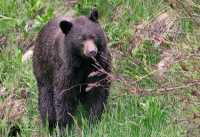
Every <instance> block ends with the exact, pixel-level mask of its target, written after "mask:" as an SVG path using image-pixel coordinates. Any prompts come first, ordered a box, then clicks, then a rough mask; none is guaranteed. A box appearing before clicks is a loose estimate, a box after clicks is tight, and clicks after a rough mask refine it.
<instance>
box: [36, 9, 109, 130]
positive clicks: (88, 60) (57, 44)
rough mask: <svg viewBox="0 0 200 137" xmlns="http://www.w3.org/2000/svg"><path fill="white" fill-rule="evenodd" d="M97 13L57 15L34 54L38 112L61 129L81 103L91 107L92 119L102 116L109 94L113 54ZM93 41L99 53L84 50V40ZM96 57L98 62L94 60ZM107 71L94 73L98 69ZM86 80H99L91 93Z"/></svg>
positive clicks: (40, 34) (40, 39)
mask: <svg viewBox="0 0 200 137" xmlns="http://www.w3.org/2000/svg"><path fill="white" fill-rule="evenodd" d="M97 19H98V12H97V11H96V10H93V11H92V12H91V14H90V16H89V17H86V16H80V17H77V18H72V19H69V18H68V17H58V18H56V19H53V20H52V21H50V22H49V23H48V24H47V25H46V26H45V27H44V28H43V29H42V31H41V32H40V33H39V35H38V38H37V40H36V44H35V48H34V54H33V70H34V75H35V77H36V80H37V86H38V90H39V111H40V115H41V119H42V122H43V124H45V122H46V120H47V121H48V123H49V128H54V127H55V126H56V124H58V126H59V127H60V128H61V129H64V128H65V127H66V125H67V124H68V123H69V122H70V120H71V119H72V117H71V115H73V114H74V112H75V110H76V107H77V105H78V102H79V101H80V102H82V103H83V104H84V105H86V106H87V108H88V110H89V116H88V117H89V121H90V122H92V121H93V120H95V119H99V118H100V117H101V114H102V112H103V110H104V105H105V104H106V101H107V98H108V95H109V87H110V80H109V79H108V73H110V72H111V56H110V52H109V50H108V48H107V43H106V42H107V41H106V37H105V34H104V32H103V30H102V28H101V27H100V24H99V23H98V20H97ZM88 39H90V40H92V41H93V42H94V44H95V45H96V46H97V54H96V55H94V56H92V57H88V56H86V55H85V54H84V53H83V42H84V41H86V40H88ZM95 60H96V61H95ZM99 69H100V70H101V72H102V70H103V71H105V72H106V73H104V72H103V73H102V74H98V75H91V76H90V74H92V73H93V74H94V73H95V71H98V70H99ZM87 83H96V85H95V86H94V87H92V88H91V89H90V90H89V91H88V92H87V91H86V88H87V86H88V84H87Z"/></svg>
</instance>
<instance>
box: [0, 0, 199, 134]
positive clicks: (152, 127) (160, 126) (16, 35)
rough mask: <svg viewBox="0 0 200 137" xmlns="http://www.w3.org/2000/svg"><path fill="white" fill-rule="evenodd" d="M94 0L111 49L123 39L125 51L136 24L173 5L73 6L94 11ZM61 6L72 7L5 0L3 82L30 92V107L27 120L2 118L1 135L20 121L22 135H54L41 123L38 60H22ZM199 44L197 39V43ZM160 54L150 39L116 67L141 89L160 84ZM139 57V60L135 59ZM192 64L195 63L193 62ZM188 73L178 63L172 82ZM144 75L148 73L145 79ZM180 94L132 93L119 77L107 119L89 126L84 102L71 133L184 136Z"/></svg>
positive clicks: (0, 29)
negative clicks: (35, 64) (155, 74)
mask: <svg viewBox="0 0 200 137" xmlns="http://www.w3.org/2000/svg"><path fill="white" fill-rule="evenodd" d="M94 5H95V6H96V7H97V9H98V10H99V12H100V22H101V24H102V26H103V28H104V30H105V31H106V34H107V36H108V38H109V42H110V43H109V45H110V48H111V47H112V48H116V49H117V48H118V47H117V46H115V43H118V42H120V43H122V44H121V45H120V46H121V47H122V48H120V50H121V51H122V52H124V53H126V52H127V48H128V46H129V42H130V40H131V38H132V36H133V35H134V34H133V30H132V28H133V25H134V24H136V23H140V22H142V21H147V20H150V19H151V18H152V17H154V16H155V15H157V14H158V13H159V12H161V11H163V10H165V9H168V8H169V5H168V4H167V3H165V2H164V1H163V0H126V1H124V0H103V1H102V0H94V1H93V0H80V2H79V3H78V4H76V5H75V6H74V7H73V9H74V10H75V11H76V12H77V14H78V15H88V14H89V11H90V9H91V8H92V7H93V6H94ZM60 9H64V10H62V12H63V13H64V12H65V11H67V9H68V7H67V8H66V7H65V5H64V3H63V2H62V1H56V0H54V1H52V0H44V1H42V0H26V1H24V0H1V1H0V36H6V37H7V44H5V45H4V46H5V48H4V49H0V87H5V88H6V91H7V92H9V94H13V91H15V92H16V94H17V95H18V96H19V97H20V92H21V89H26V91H27V92H28V97H27V99H26V111H25V113H24V115H23V116H22V117H21V119H20V120H18V121H16V122H12V123H10V122H8V121H7V120H6V119H1V120H0V137H6V136H7V135H8V133H9V130H10V127H11V126H12V125H15V124H17V125H18V126H19V127H20V129H21V134H22V137H29V136H30V137H31V136H32V137H34V136H36V135H37V136H48V132H47V129H46V128H42V127H41V124H40V120H39V113H38V109H37V104H38V103H37V87H36V82H35V79H34V76H33V74H32V63H31V61H30V62H28V63H22V61H21V57H22V49H21V47H22V45H24V44H26V43H24V40H25V41H29V40H31V39H33V38H34V37H35V36H36V35H37V33H38V32H39V30H40V29H41V28H42V26H43V25H44V24H45V23H47V22H48V20H50V19H51V18H53V17H54V16H55V14H56V11H58V10H60ZM29 21H31V22H32V27H31V29H30V30H27V25H28V23H27V22H29ZM180 25H181V26H182V28H183V30H184V32H186V33H189V34H192V33H193V30H194V29H193V26H194V24H193V23H192V22H191V21H187V20H183V21H182V22H181V24H180ZM195 42H196V43H195ZM197 43H198V42H197V41H193V45H197ZM26 46H27V45H26ZM194 47H195V46H194ZM178 48H180V49H181V47H178ZM190 48H191V47H189V48H188V49H190ZM188 49H186V51H187V50H188ZM160 58H161V57H160V49H159V48H158V47H155V46H154V45H153V44H152V43H150V42H148V41H147V42H145V43H143V44H142V45H141V46H140V47H139V48H138V49H137V50H136V51H135V53H134V54H133V55H132V56H126V57H122V58H121V59H120V60H117V62H115V63H116V64H114V65H113V66H116V68H115V69H114V73H115V74H120V75H123V76H126V77H129V78H130V79H131V80H139V82H138V83H137V86H138V87H139V88H156V87H158V86H159V84H160V83H159V82H158V81H156V80H155V79H154V77H153V76H152V75H150V73H151V71H152V70H153V67H152V66H153V65H156V64H157V63H158V62H159V60H160ZM134 61H136V62H139V64H135V63H133V62H134ZM187 63H189V65H192V64H194V63H193V62H192V61H189V62H187ZM182 73H183V72H182V70H181V68H180V65H179V64H176V65H174V66H173V68H172V69H171V70H170V72H168V75H167V78H168V79H167V80H166V81H165V82H166V84H175V83H181V82H182V81H183V79H187V78H185V77H180V76H179V74H180V75H182ZM143 76H146V77H145V78H142V77H143ZM192 77H193V78H199V73H198V72H195V73H194V74H192ZM141 78H142V79H141ZM140 79H141V80H140ZM184 95H185V94H184ZM178 99H180V98H179V97H175V96H170V95H165V96H158V97H152V96H149V97H140V96H136V95H132V94H129V93H128V92H127V89H126V88H125V87H124V85H123V84H122V83H120V82H114V83H113V86H112V89H111V95H110V98H109V103H108V105H107V108H106V111H105V113H104V114H103V116H102V120H101V121H100V122H99V123H98V124H95V125H93V126H92V127H89V125H88V121H87V119H86V116H85V114H84V110H83V109H82V107H81V106H80V107H79V108H80V109H78V110H79V111H77V113H76V115H75V116H74V123H75V124H74V125H73V127H72V129H69V131H68V132H67V133H66V134H68V136H70V137H77V136H84V137H183V136H185V135H186V131H187V129H185V128H184V127H183V126H182V125H181V124H174V120H175V119H174V118H175V117H176V115H177V116H179V115H180V116H184V115H183V114H182V113H184V112H182V111H180V110H181V108H182V107H183V106H182V104H181V102H179V101H178ZM4 100H5V97H3V96H1V97H0V103H1V102H3V101H4ZM191 108H192V110H191V112H197V113H198V112H199V111H200V110H199V107H196V106H192V107H191ZM189 111H190V110H189ZM173 116H174V117H173Z"/></svg>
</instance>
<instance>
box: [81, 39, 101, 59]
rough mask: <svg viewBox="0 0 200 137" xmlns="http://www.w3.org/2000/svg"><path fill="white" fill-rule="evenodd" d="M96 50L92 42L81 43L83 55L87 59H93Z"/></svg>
mask: <svg viewBox="0 0 200 137" xmlns="http://www.w3.org/2000/svg"><path fill="white" fill-rule="evenodd" d="M97 52H98V49H97V47H96V44H95V43H94V41H93V40H85V41H84V42H83V53H84V55H85V56H87V57H95V56H96V55H97Z"/></svg>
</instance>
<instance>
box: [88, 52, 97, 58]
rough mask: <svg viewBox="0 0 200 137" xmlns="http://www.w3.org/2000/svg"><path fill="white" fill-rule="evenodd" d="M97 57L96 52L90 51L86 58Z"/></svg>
mask: <svg viewBox="0 0 200 137" xmlns="http://www.w3.org/2000/svg"><path fill="white" fill-rule="evenodd" d="M96 55H97V52H96V51H90V52H89V53H88V56H89V57H95V56H96Z"/></svg>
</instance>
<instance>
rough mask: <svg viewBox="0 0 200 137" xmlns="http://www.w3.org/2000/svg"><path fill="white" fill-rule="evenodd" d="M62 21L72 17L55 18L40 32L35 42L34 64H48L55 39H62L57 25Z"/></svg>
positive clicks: (69, 19) (62, 35)
mask: <svg viewBox="0 0 200 137" xmlns="http://www.w3.org/2000/svg"><path fill="white" fill-rule="evenodd" d="M62 20H68V21H71V20H73V18H72V17H66V16H63V17H56V18H54V19H52V20H51V21H49V22H48V23H47V24H46V25H45V26H44V27H43V28H42V30H41V31H40V33H39V34H38V37H37V39H36V42H35V48H34V54H33V63H34V62H40V63H43V62H48V60H49V58H50V57H51V56H52V49H53V48H54V44H55V41H56V39H57V38H61V37H64V34H63V33H62V32H61V30H60V27H59V23H60V22H61V21H62Z"/></svg>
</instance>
